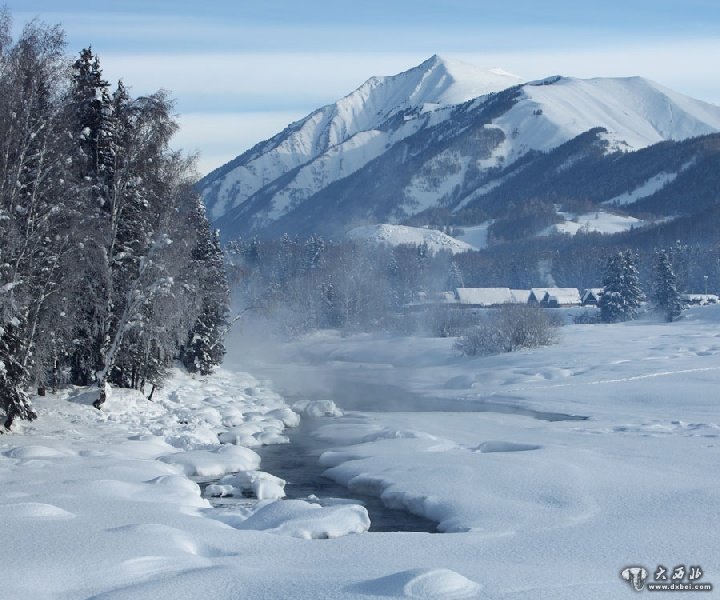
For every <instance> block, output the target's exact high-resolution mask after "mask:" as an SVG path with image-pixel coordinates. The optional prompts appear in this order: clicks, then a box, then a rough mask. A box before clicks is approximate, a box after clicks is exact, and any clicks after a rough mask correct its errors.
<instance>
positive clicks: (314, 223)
mask: <svg viewBox="0 0 720 600" xmlns="http://www.w3.org/2000/svg"><path fill="white" fill-rule="evenodd" d="M517 81H518V80H517V79H516V78H514V77H513V76H510V75H508V74H506V73H504V72H502V71H499V70H494V71H481V70H479V69H476V68H474V67H471V66H469V65H464V64H462V63H457V62H455V61H447V60H444V59H441V58H439V57H437V56H434V57H432V58H430V59H429V60H427V61H425V62H424V63H422V64H421V65H419V66H418V67H415V68H414V69H410V70H409V71H406V72H404V73H401V74H399V75H395V76H392V77H374V78H371V79H369V80H368V81H367V82H366V83H365V84H363V85H362V86H361V87H360V88H358V89H357V90H355V91H354V92H353V93H351V94H349V95H348V96H346V97H345V98H343V99H341V100H339V101H338V102H336V103H335V104H332V105H328V106H326V107H323V108H321V109H319V110H318V111H315V112H314V113H312V114H311V115H309V116H308V117H306V118H305V119H303V120H301V121H298V122H297V123H294V124H292V125H291V126H290V127H288V128H287V129H286V130H285V131H283V132H281V133H280V134H278V135H276V136H275V137H273V138H271V139H270V140H268V141H266V142H263V143H261V144H258V145H257V146H255V148H253V149H252V150H250V151H248V152H246V153H245V154H243V155H241V156H240V157H238V158H237V159H235V160H234V161H232V162H231V163H228V164H227V165H225V166H224V167H222V168H220V169H218V170H216V171H214V172H213V173H211V174H210V175H208V176H207V177H206V178H205V179H204V180H203V181H201V183H200V187H201V190H202V193H203V197H204V200H205V202H206V204H207V205H208V208H209V211H210V215H211V216H212V217H213V218H214V219H215V221H216V224H217V225H218V226H219V227H220V229H221V232H222V233H223V235H224V237H225V238H230V237H235V236H237V235H247V234H252V233H259V234H261V235H276V234H279V233H282V232H285V231H287V232H295V233H310V232H313V231H318V232H323V233H326V234H333V235H340V234H342V233H343V232H344V231H345V230H347V229H348V228H351V227H352V226H356V225H362V224H364V223H372V222H390V223H402V222H407V220H408V219H412V218H413V217H415V216H416V215H419V214H421V213H422V214H424V213H425V212H427V211H433V210H437V209H441V210H450V211H452V212H454V213H456V214H462V213H463V211H465V212H466V211H467V210H469V209H472V208H473V207H477V206H481V205H483V203H484V202H485V200H486V199H487V198H490V197H493V196H497V194H496V193H495V190H496V189H499V188H502V187H503V186H505V184H506V183H507V181H508V180H512V179H514V178H516V177H517V176H518V173H520V172H521V171H522V170H523V169H526V168H527V167H528V165H530V164H532V162H533V161H534V160H536V158H537V155H538V153H549V152H554V151H555V149H557V148H561V147H564V145H567V144H568V143H570V146H572V145H573V143H572V141H573V140H575V139H577V140H578V142H577V143H576V144H575V146H577V149H576V153H575V154H573V153H572V152H567V153H566V154H567V156H566V159H565V162H564V163H562V164H559V165H555V167H554V168H556V170H557V171H558V173H560V171H562V170H563V169H570V168H571V167H572V166H573V165H574V163H575V162H577V161H582V160H583V158H584V157H585V154H584V153H587V152H589V151H591V152H595V151H597V149H598V148H600V151H601V152H602V153H605V154H607V153H613V152H624V151H630V150H638V149H641V148H645V147H648V146H651V145H653V144H657V143H659V142H663V141H666V140H684V139H687V138H690V137H693V136H698V135H704V134H708V133H712V132H715V131H720V107H717V106H713V105H710V104H706V103H703V102H700V101H698V100H694V99H692V98H689V97H686V96H683V95H682V94H678V93H677V92H673V91H671V90H668V89H667V88H664V87H663V86H661V85H658V84H656V83H653V82H651V81H648V80H646V79H643V78H640V77H630V78H600V79H588V80H581V79H575V78H564V77H551V78H548V79H545V80H542V81H536V82H530V83H526V84H518V83H517ZM478 94H479V95H478ZM599 128H602V130H601V129H599ZM589 131H594V132H595V133H594V134H593V135H594V137H595V138H597V140H596V142H597V143H596V144H595V150H589V146H587V144H585V145H583V144H584V142H582V140H584V139H586V138H587V135H588V132H589ZM563 152H565V150H563ZM640 183H642V182H635V184H634V185H639V184H640ZM626 191H627V192H630V191H631V190H630V189H624V188H621V189H620V190H619V191H618V193H617V194H616V196H617V195H620V194H622V193H624V192H626ZM611 199H612V198H611V197H607V198H602V199H601V200H602V201H607V200H611Z"/></svg>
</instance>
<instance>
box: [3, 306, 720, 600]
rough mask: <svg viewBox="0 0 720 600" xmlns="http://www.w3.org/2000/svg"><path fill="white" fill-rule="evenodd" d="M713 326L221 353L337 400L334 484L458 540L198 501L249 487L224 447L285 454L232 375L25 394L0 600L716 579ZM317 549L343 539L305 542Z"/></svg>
mask: <svg viewBox="0 0 720 600" xmlns="http://www.w3.org/2000/svg"><path fill="white" fill-rule="evenodd" d="M718 324H720V307H718V306H711V307H698V308H694V309H691V310H690V311H688V314H687V317H686V318H685V319H683V320H681V321H680V322H676V323H671V324H667V323H660V322H658V321H657V320H654V319H652V318H647V319H645V320H642V321H638V322H632V323H624V324H617V325H569V326H567V327H565V328H564V330H563V332H562V335H561V339H560V341H559V343H558V344H556V345H554V346H551V347H547V348H540V349H536V350H532V351H526V352H516V353H512V354H506V355H502V356H492V357H483V358H472V359H471V358H466V357H461V356H458V355H457V354H456V353H455V352H454V351H453V349H452V344H453V340H452V339H439V338H420V337H412V338H404V337H389V336H380V335H355V336H350V337H344V336H341V335H339V334H335V333H333V332H329V333H328V332H325V333H319V334H315V335H312V336H309V337H308V338H305V339H301V340H298V341H296V342H294V343H292V344H289V345H286V346H284V347H283V348H280V349H278V348H277V347H274V346H272V345H267V346H265V347H263V345H262V344H261V343H259V342H258V339H256V338H249V337H248V338H243V337H240V338H239V339H236V340H235V341H234V343H233V346H232V348H233V350H232V352H231V356H229V357H228V363H229V365H233V366H234V367H235V368H238V367H240V366H242V367H246V368H247V367H251V368H252V369H257V370H258V372H262V373H263V374H271V375H272V376H273V377H277V384H278V385H279V386H281V387H285V388H287V389H288V390H289V391H292V392H293V393H294V394H295V395H296V396H298V395H304V396H305V397H306V398H316V399H328V398H329V397H332V398H333V399H334V400H336V402H337V403H338V404H340V405H341V407H343V408H345V409H346V412H345V415H344V416H328V417H318V420H317V421H315V433H314V434H315V436H316V437H317V438H318V439H321V440H324V441H325V443H326V444H327V450H326V452H325V453H324V454H323V455H322V457H321V461H322V463H323V464H324V465H325V466H326V467H328V471H327V475H328V476H330V477H332V478H334V479H336V480H337V481H340V482H343V483H345V484H347V485H348V486H349V487H350V488H351V489H352V490H356V491H358V492H365V493H371V494H375V495H380V496H381V498H382V499H383V501H384V502H385V503H386V504H388V505H391V506H398V507H404V508H406V509H409V510H412V511H415V512H418V513H421V514H424V515H427V516H429V517H431V518H433V519H435V520H436V521H437V522H439V524H440V525H439V526H440V529H441V530H442V531H447V532H453V533H440V534H427V533H364V534H361V535H342V534H351V533H353V532H360V531H363V530H364V529H365V528H366V523H367V521H366V515H364V514H363V512H362V510H361V509H360V507H358V506H356V505H352V504H350V505H336V506H333V507H328V509H329V510H323V508H324V507H323V508H317V506H316V505H314V504H312V503H310V502H303V501H292V502H287V501H284V500H270V499H269V500H266V501H263V502H261V503H259V505H257V506H255V507H250V508H247V509H246V510H233V511H223V510H220V509H213V508H209V507H208V504H207V502H206V500H204V499H203V498H202V497H201V495H200V491H199V488H198V487H197V485H196V484H195V483H194V482H193V481H191V479H189V473H191V472H212V473H214V474H216V475H217V474H222V473H223V472H226V471H229V470H237V469H240V470H241V473H246V474H247V473H258V471H257V468H258V464H257V457H255V456H254V454H253V452H252V451H251V450H249V449H247V448H240V447H238V446H234V445H219V444H218V433H220V432H223V431H227V430H228V429H230V428H238V427H240V426H241V425H243V424H246V425H248V426H250V425H252V424H253V423H254V424H256V425H257V426H258V427H257V429H258V430H257V431H256V433H258V434H264V435H271V434H273V432H274V435H275V441H276V442H280V441H282V435H283V431H284V427H285V426H286V424H295V423H297V415H295V414H294V413H293V412H292V411H290V410H289V409H288V408H287V406H286V405H285V403H284V402H283V401H282V398H280V397H279V396H278V395H277V394H275V393H273V392H272V391H271V390H270V389H269V388H268V387H267V384H264V383H260V382H258V381H257V380H255V379H253V378H252V377H250V376H247V375H243V374H241V373H231V372H229V371H221V372H220V373H218V374H217V375H215V376H213V377H211V378H208V379H207V380H193V379H191V378H189V377H186V376H182V375H180V374H178V375H177V376H176V377H175V378H174V379H173V381H171V382H170V383H169V385H168V386H167V388H166V390H165V391H164V392H163V394H162V395H161V396H159V397H158V400H157V402H153V403H151V402H147V401H146V400H144V399H142V398H141V397H138V396H137V395H134V394H119V393H118V394H116V395H115V396H114V397H113V398H112V399H111V400H110V402H109V405H108V407H107V410H104V411H103V412H98V411H95V410H94V409H93V408H92V407H91V406H89V402H90V401H91V400H92V397H91V394H84V395H83V394H80V395H73V394H70V395H68V394H61V395H54V396H49V397H46V398H45V399H36V402H37V406H38V408H39V412H40V419H39V420H38V421H36V422H34V423H31V424H23V425H22V426H21V428H20V430H19V431H17V432H14V433H11V434H8V435H4V436H2V437H0V515H1V521H0V522H1V523H2V533H3V540H2V544H0V560H1V561H2V565H3V584H2V586H0V598H2V599H3V600H24V599H26V598H27V599H33V600H36V599H37V600H46V599H47V600H49V599H51V598H52V599H61V600H71V599H72V600H89V599H90V598H93V599H97V600H118V599H127V600H129V599H133V600H151V599H152V600H165V599H167V600H170V599H173V600H190V599H197V598H213V599H214V600H231V599H232V600H235V599H237V598H253V599H255V598H267V599H271V598H272V599H274V598H283V599H303V600H304V599H307V598H319V599H356V600H361V599H364V600H367V599H368V598H377V599H378V600H380V599H381V598H388V597H393V598H425V599H428V598H433V599H438V600H440V599H445V598H475V599H488V598H489V599H493V600H550V599H552V600H565V599H567V600H576V599H577V598H583V599H588V600H607V599H608V598H625V597H628V598H630V597H635V595H636V592H634V591H633V590H632V589H631V588H630V587H629V585H628V583H627V582H625V581H623V580H622V578H621V577H620V571H621V570H622V569H623V568H625V567H627V566H635V565H641V566H644V567H645V568H646V569H647V570H648V572H649V573H651V574H652V573H654V571H655V570H656V567H657V566H658V565H664V566H666V567H669V568H674V567H675V566H678V565H685V566H686V567H689V566H690V565H699V566H701V567H702V569H703V572H704V575H703V577H702V579H701V580H700V582H706V583H713V584H715V586H716V587H717V585H718V582H719V581H720V546H719V545H718V543H717V515H718V514H720V485H718V484H719V483H720V482H719V481H718V473H717V464H718V461H720V443H719V442H720V416H719V413H718V404H717V389H718V387H719V386H720V363H719V361H718V357H720V338H718V333H717V332H718ZM249 333H250V332H249V331H248V332H247V334H248V335H249ZM243 340H246V341H247V346H244V345H243ZM264 341H265V342H268V340H267V333H266V332H265V333H264ZM251 349H252V351H250V350H251ZM330 412H334V413H335V414H339V413H338V412H337V411H330ZM569 415H575V416H583V417H585V420H567V419H568V418H569ZM251 429H252V427H248V429H247V430H246V431H245V434H247V433H248V431H249V430H251ZM256 439H257V437H256ZM289 458H290V459H295V457H294V456H293V454H292V448H290V449H289ZM247 479H250V478H249V477H248V478H247ZM341 508H346V510H344V511H342V512H339V509H341ZM324 535H327V536H333V535H340V536H341V537H337V538H336V539H322V540H320V539H308V538H315V537H323V536H324ZM303 538H305V539H303ZM686 581H687V579H686ZM715 593H716V592H715ZM685 596H687V594H680V595H678V594H671V593H670V594H668V595H667V597H670V598H673V597H685ZM706 597H713V594H707V595H706Z"/></svg>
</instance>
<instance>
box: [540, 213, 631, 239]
mask: <svg viewBox="0 0 720 600" xmlns="http://www.w3.org/2000/svg"><path fill="white" fill-rule="evenodd" d="M558 215H560V216H561V217H562V218H563V219H564V221H563V222H562V223H556V224H554V225H550V227H547V228H546V229H543V230H542V231H541V232H540V233H539V235H552V234H554V233H567V234H569V235H575V234H576V233H578V232H579V231H584V232H586V233H608V234H612V233H621V232H623V231H627V230H628V229H632V228H633V227H640V226H641V225H644V224H645V222H644V221H641V220H640V219H636V218H635V217H631V216H628V215H615V214H613V213H609V212H606V211H604V210H597V211H595V212H590V213H585V214H582V215H576V214H573V213H568V212H562V211H558Z"/></svg>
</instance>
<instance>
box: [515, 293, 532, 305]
mask: <svg viewBox="0 0 720 600" xmlns="http://www.w3.org/2000/svg"><path fill="white" fill-rule="evenodd" d="M510 295H511V296H512V298H513V300H512V301H513V302H514V303H515V304H527V303H528V300H530V290H510Z"/></svg>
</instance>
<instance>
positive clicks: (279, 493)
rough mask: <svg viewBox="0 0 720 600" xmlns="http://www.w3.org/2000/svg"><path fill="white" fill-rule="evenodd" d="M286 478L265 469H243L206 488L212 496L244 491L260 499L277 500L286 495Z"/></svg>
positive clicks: (236, 494) (235, 493)
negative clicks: (266, 471) (276, 475)
mask: <svg viewBox="0 0 720 600" xmlns="http://www.w3.org/2000/svg"><path fill="white" fill-rule="evenodd" d="M286 483H287V482H286V481H285V480H284V479H280V478H279V477H275V475H271V474H270V473H265V472H264V471H242V472H240V473H234V474H232V475H225V477H223V478H222V479H221V480H220V482H219V483H215V484H211V485H209V486H208V487H207V488H206V489H205V495H206V496H211V497H213V496H214V497H223V496H240V495H242V494H243V492H252V493H253V494H254V496H255V497H256V498H257V499H258V500H277V499H278V498H284V497H285V484H286Z"/></svg>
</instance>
